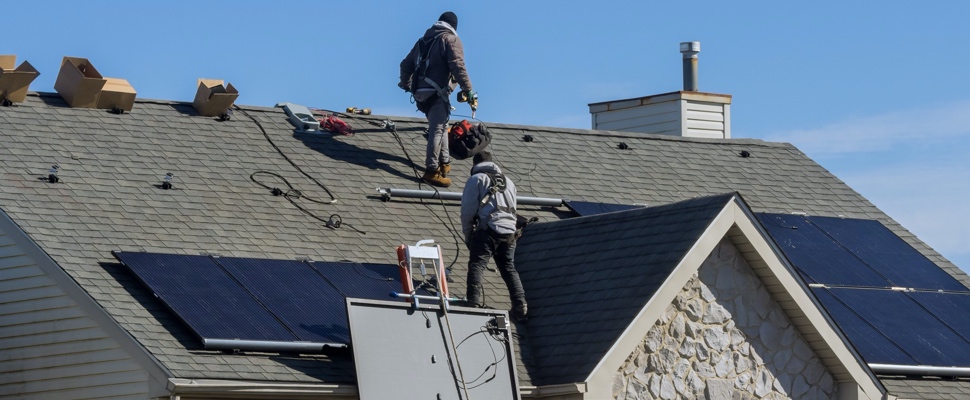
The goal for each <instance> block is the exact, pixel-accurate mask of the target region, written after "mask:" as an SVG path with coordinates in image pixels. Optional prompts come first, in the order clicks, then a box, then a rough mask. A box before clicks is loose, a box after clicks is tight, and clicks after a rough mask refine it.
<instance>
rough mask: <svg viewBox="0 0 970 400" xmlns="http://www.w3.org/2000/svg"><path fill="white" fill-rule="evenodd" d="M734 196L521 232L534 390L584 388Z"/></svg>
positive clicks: (519, 262) (518, 261)
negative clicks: (567, 386) (543, 387)
mask: <svg viewBox="0 0 970 400" xmlns="http://www.w3.org/2000/svg"><path fill="white" fill-rule="evenodd" d="M733 197H734V195H733V194H726V195H719V196H710V197H701V198H698V199H693V200H686V201H682V202H678V203H674V204H671V205H666V206H658V207H651V208H646V209H638V210H633V211H626V212H620V213H607V214H599V215H594V216H590V217H583V218H572V219H567V220H563V221H556V222H546V223H540V224H535V225H531V226H529V227H527V228H526V231H525V234H524V235H523V236H522V238H521V239H520V241H519V243H518V246H517V248H516V268H517V269H518V270H519V274H520V276H521V277H522V281H523V283H524V286H525V289H526V295H527V298H528V300H529V310H530V311H529V313H530V318H529V324H528V336H529V342H530V344H531V348H532V354H533V360H534V364H535V365H536V366H538V368H536V369H535V370H534V371H533V372H532V379H533V382H535V383H536V384H538V385H555V384H565V383H572V382H583V381H585V380H586V378H587V377H588V376H589V375H590V373H591V372H592V370H593V367H595V366H596V365H597V364H598V363H599V360H600V359H602V358H603V356H605V355H606V352H607V351H608V350H609V349H610V347H611V346H612V345H613V343H614V342H615V341H616V339H617V338H618V337H619V336H620V334H621V333H622V332H623V330H624V329H626V327H627V326H629V325H630V323H631V322H632V321H633V319H634V317H636V315H637V313H639V312H640V310H641V309H642V308H643V307H644V306H645V305H646V304H647V301H648V300H650V298H651V297H653V295H654V294H655V293H656V291H657V290H658V289H659V288H660V286H661V285H662V284H663V282H664V281H665V280H666V279H667V278H668V277H669V276H670V273H671V272H673V270H674V267H676V266H677V264H678V263H679V262H680V260H681V259H683V258H684V256H685V255H686V254H687V251H688V250H690V248H691V247H692V246H693V245H694V243H695V242H696V241H697V240H698V239H699V238H700V236H701V234H702V233H703V232H704V230H705V229H707V227H708V225H710V223H711V221H712V220H713V219H714V217H716V216H717V214H718V213H719V212H720V211H721V210H723V209H724V206H725V205H726V204H727V203H728V202H729V201H731V199H732V198H733Z"/></svg>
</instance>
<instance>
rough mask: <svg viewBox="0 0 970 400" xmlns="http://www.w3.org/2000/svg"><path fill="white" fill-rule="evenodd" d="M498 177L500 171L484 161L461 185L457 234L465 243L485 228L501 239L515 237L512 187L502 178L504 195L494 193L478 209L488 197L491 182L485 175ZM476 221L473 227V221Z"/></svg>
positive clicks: (514, 198)
mask: <svg viewBox="0 0 970 400" xmlns="http://www.w3.org/2000/svg"><path fill="white" fill-rule="evenodd" d="M490 173H491V174H501V173H502V170H500V169H499V168H498V165H495V163H493V162H490V161H486V162H483V163H478V164H476V165H475V166H474V167H472V176H470V177H469V178H468V182H465V189H464V190H463V191H462V193H461V230H462V233H464V234H465V240H466V241H467V240H468V239H469V238H470V237H471V233H472V230H474V229H481V228H484V227H489V228H491V229H492V230H494V231H495V232H496V233H498V234H501V235H509V234H514V233H515V203H516V197H515V184H513V183H512V180H511V179H509V178H508V177H505V183H506V188H505V191H504V192H499V193H496V194H495V195H493V196H491V197H490V198H489V200H488V201H487V202H486V203H485V204H484V205H482V204H481V201H482V198H484V197H485V195H487V194H488V191H489V188H490V187H491V186H492V181H491V179H490V178H489V176H488V174H490ZM476 218H477V219H478V223H477V225H476V224H475V219H476Z"/></svg>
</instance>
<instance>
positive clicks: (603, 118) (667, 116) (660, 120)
mask: <svg viewBox="0 0 970 400" xmlns="http://www.w3.org/2000/svg"><path fill="white" fill-rule="evenodd" d="M680 124H681V123H680V104H679V102H678V101H667V102H663V103H658V104H652V105H650V106H639V107H633V108H624V109H620V110H611V111H605V112H601V113H598V114H595V115H593V129H597V130H606V131H624V132H639V133H652V134H666V135H678V136H679V135H680Z"/></svg>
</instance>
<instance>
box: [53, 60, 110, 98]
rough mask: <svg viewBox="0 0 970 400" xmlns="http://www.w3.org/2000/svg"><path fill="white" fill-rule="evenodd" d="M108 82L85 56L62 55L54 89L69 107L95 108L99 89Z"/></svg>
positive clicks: (99, 92)
mask: <svg viewBox="0 0 970 400" xmlns="http://www.w3.org/2000/svg"><path fill="white" fill-rule="evenodd" d="M107 83H108V80H107V79H104V77H103V76H101V73H100V72H98V69H97V68H94V65H91V62H90V61H88V59H87V58H81V57H64V59H63V60H62V61H61V71H60V72H59V73H58V74H57V80H56V81H55V82H54V90H56V91H57V93H58V94H60V95H61V97H62V98H64V101H66V102H67V104H68V105H70V106H71V107H82V108H95V107H97V106H98V96H99V95H100V94H101V89H102V88H104V85H105V84H107Z"/></svg>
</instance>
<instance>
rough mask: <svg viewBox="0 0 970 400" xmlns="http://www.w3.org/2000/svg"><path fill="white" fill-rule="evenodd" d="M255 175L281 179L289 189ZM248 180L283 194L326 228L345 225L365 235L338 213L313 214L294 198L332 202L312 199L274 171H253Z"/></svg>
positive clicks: (274, 192)
mask: <svg viewBox="0 0 970 400" xmlns="http://www.w3.org/2000/svg"><path fill="white" fill-rule="evenodd" d="M256 175H270V176H275V177H277V178H279V179H281V180H282V181H283V183H284V184H285V185H286V187H287V188H288V189H289V190H286V191H283V190H282V189H280V188H277V187H272V186H269V185H266V184H265V183H262V182H260V181H259V180H257V179H256ZM249 180H251V181H253V183H255V184H257V185H259V186H262V187H263V188H266V189H269V190H270V193H272V194H273V195H274V196H283V198H285V199H286V200H288V201H289V202H290V204H292V205H293V206H294V207H296V209H297V210H300V211H301V212H303V213H304V214H306V215H307V216H309V217H310V218H313V219H315V220H317V221H320V222H323V224H324V226H326V227H327V228H330V229H332V230H336V229H337V228H340V227H341V226H347V227H348V228H350V229H352V230H354V231H356V232H357V233H360V234H362V235H366V234H367V232H364V231H362V230H360V229H357V228H355V227H354V226H353V225H351V224H348V223H345V222H342V220H341V219H340V215H338V214H331V215H330V218H327V219H324V218H323V217H320V216H318V215H316V214H314V213H313V212H312V211H310V210H308V209H306V207H304V206H303V205H301V204H299V203H297V202H296V200H295V199H304V200H307V201H310V202H314V203H319V204H332V203H329V202H325V201H321V200H317V199H314V198H312V197H310V196H307V195H304V194H303V192H301V191H299V190H297V189H296V188H295V187H293V185H292V184H290V181H289V180H287V179H286V178H284V177H283V176H282V175H280V174H277V173H275V172H270V171H262V170H261V171H256V172H253V173H252V174H250V175H249Z"/></svg>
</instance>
